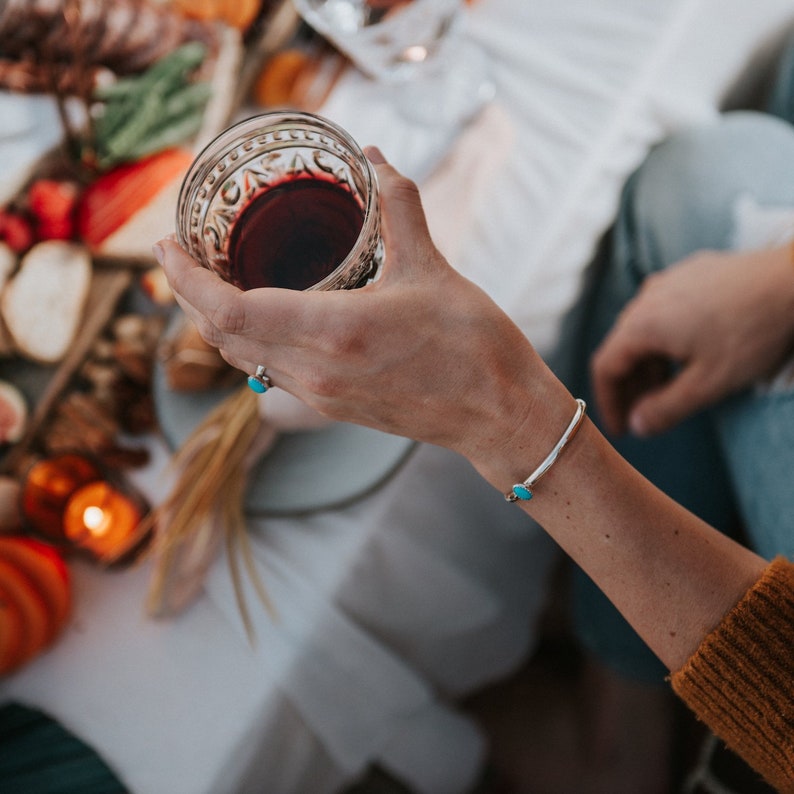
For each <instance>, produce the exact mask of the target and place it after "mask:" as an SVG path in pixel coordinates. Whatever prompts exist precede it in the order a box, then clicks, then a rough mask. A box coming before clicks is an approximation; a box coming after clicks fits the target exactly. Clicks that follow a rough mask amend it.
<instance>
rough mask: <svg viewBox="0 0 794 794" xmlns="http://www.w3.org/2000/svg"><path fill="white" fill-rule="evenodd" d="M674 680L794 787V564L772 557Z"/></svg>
mask: <svg viewBox="0 0 794 794" xmlns="http://www.w3.org/2000/svg"><path fill="white" fill-rule="evenodd" d="M671 681H672V685H673V689H674V690H675V692H676V693H677V694H678V696H679V697H680V698H681V699H682V700H683V701H684V702H685V703H686V704H687V706H689V708H690V709H692V711H694V712H695V714H696V715H697V716H698V717H699V718H700V719H701V720H703V722H705V723H706V724H707V725H708V726H709V728H711V730H712V731H713V732H714V733H715V734H716V735H717V736H719V737H720V738H721V739H722V740H723V741H724V742H725V743H726V744H727V745H728V747H730V748H731V749H732V750H733V751H734V752H735V753H736V754H737V755H739V756H741V757H742V758H744V759H745V761H747V762H748V763H749V764H750V765H751V766H752V767H753V768H754V769H756V770H757V771H758V772H760V773H761V774H762V775H763V776H764V778H765V779H766V780H767V782H768V783H770V784H771V785H772V786H774V787H775V788H776V789H777V790H778V791H781V792H785V794H794V564H791V563H789V562H787V561H786V560H784V559H783V558H777V559H776V560H775V561H774V562H772V563H771V564H770V565H769V566H768V567H767V568H766V570H765V571H764V573H763V575H762V576H761V578H760V579H759V580H758V582H756V584H755V585H754V586H753V587H752V588H751V589H750V590H749V591H748V592H747V593H746V595H745V596H744V598H742V600H741V601H740V602H739V603H738V604H737V605H736V606H735V607H734V608H733V609H732V610H731V611H730V612H729V613H728V614H727V615H726V616H725V617H724V618H723V620H722V621H721V623H720V624H719V625H718V626H717V628H716V629H715V630H714V631H713V632H711V634H709V635H708V636H707V637H706V638H705V639H704V640H703V642H702V643H701V645H700V647H699V648H698V650H697V651H696V652H695V654H694V655H693V656H692V658H691V659H690V660H689V661H688V662H687V664H686V665H685V666H684V667H683V668H682V669H681V670H679V671H678V672H676V673H674V674H673V675H672V677H671Z"/></svg>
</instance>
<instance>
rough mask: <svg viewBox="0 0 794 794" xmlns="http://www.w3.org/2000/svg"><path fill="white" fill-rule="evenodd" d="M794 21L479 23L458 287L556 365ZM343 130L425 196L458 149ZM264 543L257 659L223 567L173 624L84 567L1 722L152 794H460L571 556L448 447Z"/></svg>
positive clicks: (644, 18)
mask: <svg viewBox="0 0 794 794" xmlns="http://www.w3.org/2000/svg"><path fill="white" fill-rule="evenodd" d="M792 19H794V11H793V10H792V8H791V4H790V0H758V1H757V2H755V3H747V2H746V0H479V2H478V3H477V4H476V5H475V6H474V7H473V8H472V11H471V16H470V23H469V28H468V33H469V35H470V36H471V37H472V38H474V39H475V40H476V41H477V42H478V43H479V44H480V45H482V46H483V47H484V48H485V49H486V50H487V52H488V54H489V55H490V57H491V59H492V63H493V68H494V76H495V78H496V82H497V84H498V96H497V100H496V103H497V106H498V108H499V110H500V113H501V116H500V119H501V121H500V127H499V129H500V130H501V132H502V133H504V132H505V131H509V135H507V136H505V137H504V138H499V141H500V144H499V146H500V151H499V152H498V153H497V154H500V155H501V156H500V157H494V156H493V155H494V152H490V154H489V158H490V159H487V158H486V160H485V161H486V162H487V163H488V166H487V168H485V169H481V173H480V174H479V177H478V179H477V180H476V182H475V184H476V191H475V192H476V195H471V194H468V193H467V190H466V184H467V182H466V179H465V175H466V173H467V169H466V168H463V167H462V166H461V165H460V164H458V165H457V166H455V167H453V168H452V169H451V171H450V175H449V176H448V177H447V178H446V179H445V180H442V181H441V183H440V184H438V183H437V184H436V185H435V188H434V190H433V193H432V201H429V202H428V212H429V214H430V221H431V225H433V226H434V228H440V229H441V228H443V229H445V230H446V231H444V232H443V233H441V236H445V237H444V244H445V246H446V250H447V251H448V253H449V254H450V256H453V255H454V261H455V264H456V265H457V266H459V267H460V268H461V269H462V270H463V271H464V272H465V273H466V274H468V275H469V276H470V277H472V278H473V279H474V280H476V281H477V282H479V283H481V284H482V285H483V286H484V287H485V288H486V289H487V290H488V291H489V292H490V293H491V294H492V295H493V296H494V297H495V298H496V300H497V301H498V302H499V303H500V304H502V305H503V306H504V307H505V308H506V309H507V310H508V311H509V313H510V314H511V315H512V316H513V317H515V318H516V319H517V320H518V322H519V323H520V324H521V325H522V327H523V328H525V330H526V331H527V333H528V334H529V335H530V337H531V338H532V339H533V341H535V343H536V344H537V345H538V347H539V349H540V350H541V351H542V352H545V351H547V350H550V348H551V346H552V345H553V342H554V339H555V338H556V334H557V331H558V324H559V321H560V319H561V317H562V315H563V313H564V312H565V310H566V309H567V308H568V306H569V305H570V303H571V301H572V300H573V297H574V295H575V294H576V291H577V289H578V287H579V280H580V276H581V274H582V271H583V269H584V267H585V265H586V264H587V262H588V260H589V259H590V257H591V255H592V252H593V249H594V246H595V244H596V241H597V239H598V237H599V235H600V234H601V233H602V232H603V231H604V229H605V228H606V227H607V226H608V224H609V222H610V219H611V218H612V216H613V214H614V210H615V207H616V204H617V198H618V193H619V190H620V185H621V184H622V182H623V180H624V179H625V177H626V176H627V175H628V173H629V172H630V171H631V170H632V169H633V168H634V167H635V166H636V165H637V164H638V163H639V162H640V161H641V159H642V157H643V156H644V154H645V152H647V150H648V147H649V146H651V145H652V144H653V143H654V142H655V141H657V140H659V139H660V138H661V137H663V136H664V135H665V134H666V133H667V132H669V131H670V130H671V129H674V128H676V127H679V126H682V125H684V124H689V123H694V122H698V121H702V120H704V119H707V118H709V117H710V116H711V115H713V114H714V113H715V112H716V108H717V106H718V104H719V101H720V99H721V98H722V96H723V95H724V92H725V91H726V90H727V89H728V87H729V86H730V85H731V84H732V83H733V81H734V80H735V79H736V77H737V76H738V75H739V73H740V72H741V70H742V69H743V67H744V65H745V64H746V63H747V61H748V59H749V58H750V56H751V54H752V53H754V52H755V51H756V49H757V48H758V47H759V46H761V45H762V44H764V43H765V42H766V41H767V40H768V39H769V38H770V37H774V36H775V35H776V33H778V32H779V31H780V30H781V26H782V25H783V24H784V23H786V22H791V21H792ZM325 110H326V112H327V114H328V115H331V116H333V117H335V118H336V119H337V120H338V121H340V122H341V123H343V124H344V125H345V126H347V127H348V128H349V129H350V130H351V132H353V134H354V135H355V136H356V137H357V138H358V139H359V140H360V141H361V142H362V143H376V144H379V145H380V146H381V148H383V150H384V152H385V153H386V154H387V156H388V157H390V158H391V159H392V160H393V161H394V162H395V163H396V164H397V165H398V166H400V167H402V168H404V170H406V171H407V172H409V173H411V172H412V170H413V174H414V175H416V176H422V177H424V176H425V174H426V169H427V163H428V162H431V161H433V162H435V161H437V159H438V156H439V153H440V151H441V150H442V148H444V147H442V148H439V141H436V140H434V139H433V137H432V136H417V134H416V131H415V130H411V129H410V128H409V127H406V126H405V125H404V123H403V122H401V120H400V119H396V118H394V117H393V115H392V114H391V113H390V111H389V108H388V106H387V105H386V104H385V103H384V100H383V98H382V95H381V94H380V93H376V92H375V90H374V87H373V85H372V84H370V83H368V82H367V81H366V80H364V79H362V78H360V77H359V76H357V75H355V74H352V73H351V74H350V75H348V76H346V78H345V79H344V80H343V81H342V83H341V84H340V86H339V87H338V89H337V91H336V93H335V95H334V96H332V97H331V99H330V100H329V103H328V105H327V107H326V109H325ZM442 143H443V142H442ZM450 145H451V142H450V141H447V142H446V144H445V147H449V146H450ZM482 145H483V146H487V141H485V140H483V141H482ZM469 151H470V150H469ZM422 169H425V171H424V172H423V171H422ZM486 177H487V178H486ZM450 230H453V231H450ZM153 448H154V452H155V457H154V460H153V463H152V465H151V466H150V467H149V468H148V470H147V471H146V472H144V473H143V474H142V476H141V484H142V486H143V488H144V490H146V491H147V492H148V493H149V494H150V496H152V498H153V499H155V500H156V499H157V498H159V497H160V496H161V495H162V494H163V493H165V489H166V488H167V485H168V475H167V473H164V472H165V466H166V462H167V460H166V459H167V456H166V454H165V452H164V449H163V448H162V447H161V446H159V444H157V443H155V444H154V445H153ZM252 524H253V526H252V535H253V537H254V539H255V548H256V555H257V560H258V563H259V565H260V568H261V571H262V577H263V579H264V581H265V582H266V584H267V586H268V588H269V590H270V593H271V595H272V597H273V599H274V601H275V604H276V609H277V613H278V620H277V621H275V622H274V621H271V620H270V619H269V618H268V617H267V615H266V614H265V613H264V612H257V618H256V637H257V641H256V645H255V646H254V647H251V646H250V645H249V644H248V641H247V640H246V638H245V634H244V632H243V630H242V627H241V625H240V621H239V617H238V615H237V612H236V608H235V605H234V599H233V596H232V592H231V588H230V583H229V579H228V573H227V568H226V565H225V564H224V561H223V560H219V561H218V564H217V565H216V566H215V567H214V568H213V570H212V571H211V573H210V576H209V578H208V581H207V586H206V591H205V593H204V595H203V596H202V597H201V598H200V600H199V601H198V602H197V603H196V604H195V605H194V606H193V607H192V608H191V609H190V610H189V611H188V612H187V613H185V614H184V615H183V616H181V617H180V618H179V619H177V620H174V621H168V622H154V621H151V620H149V619H147V618H146V617H145V616H144V614H143V608H142V601H143V596H144V592H145V589H146V584H147V580H148V575H149V571H148V569H147V567H146V566H145V565H144V566H141V567H138V568H133V569H130V570H125V571H113V572H103V571H100V570H97V569H94V568H91V567H90V566H87V565H83V564H75V565H74V566H73V570H74V580H75V610H74V616H73V619H72V622H71V624H70V626H69V627H68V629H67V630H66V632H65V635H64V636H63V637H62V639H61V640H60V641H59V643H58V644H57V645H56V647H55V648H54V649H53V650H52V651H51V652H49V653H47V654H46V655H44V656H42V657H40V658H39V659H37V660H36V661H35V662H33V663H32V664H30V665H29V666H28V667H26V668H25V669H23V670H22V671H20V672H19V673H17V674H16V675H14V676H13V677H11V678H9V679H6V680H5V681H3V682H2V683H0V698H2V699H9V698H14V699H18V700H21V701H23V702H27V703H30V704H33V705H36V706H39V707H41V708H43V709H45V710H46V711H48V712H49V713H51V714H53V715H54V716H55V717H57V718H59V719H61V720H62V721H63V722H64V723H65V724H66V725H67V727H69V728H71V729H72V730H73V731H75V732H76V733H77V734H78V735H80V736H82V737H83V738H84V739H85V740H86V741H88V742H89V743H90V744H92V745H93V746H94V747H96V748H97V750H98V751H99V752H100V753H101V754H102V755H103V756H104V757H105V758H106V759H107V760H108V762H109V763H110V764H111V765H112V766H113V768H114V769H115V770H116V771H117V772H118V773H119V774H120V775H121V777H122V778H123V779H124V780H125V782H126V783H127V784H128V786H129V787H130V789H131V791H132V792H134V794H162V793H163V792H169V794H183V793H184V794H223V793H224V792H230V793H234V794H241V793H242V792H267V794H315V792H316V793H317V794H331V793H332V792H335V791H337V790H338V789H339V788H340V787H341V786H342V785H344V784H345V783H347V782H349V781H351V780H353V779H354V778H355V777H356V776H357V775H359V774H360V773H361V772H362V771H363V770H364V769H365V768H366V766H367V765H368V764H370V763H372V762H379V763H381V764H383V765H384V766H385V767H386V768H388V769H390V770H391V771H392V772H394V773H395V774H396V775H398V776H399V777H401V778H403V779H404V780H406V781H408V782H410V783H411V784H412V785H413V786H414V787H415V788H416V790H417V791H418V792H420V794H447V793H448V794H457V793H459V792H464V791H466V790H467V787H469V786H470V785H471V783H472V781H473V780H474V779H475V778H476V776H477V774H478V770H479V768H480V764H481V762H482V759H483V757H484V753H485V752H486V748H485V747H484V743H483V739H482V736H481V735H480V733H479V731H478V730H477V728H476V726H475V725H474V724H473V723H472V722H470V721H469V720H468V719H466V718H465V717H464V716H463V715H461V714H460V713H459V712H458V711H457V710H456V709H455V707H454V705H453V701H454V698H455V697H456V696H458V695H461V694H463V693H466V692H470V691H472V690H473V689H475V688H477V687H479V686H481V685H483V684H485V683H487V682H489V681H492V680H493V679H494V678H496V677H498V676H500V675H503V674H505V673H507V672H509V671H510V670H511V669H513V668H514V667H515V666H516V665H517V664H519V663H520V661H521V660H522V659H523V658H524V657H525V655H526V654H527V652H528V651H529V650H530V649H531V647H532V642H533V640H534V632H533V627H532V622H533V618H534V616H535V615H536V614H537V611H538V609H539V608H540V606H541V603H542V598H543V595H544V584H545V577H546V574H547V573H548V570H549V563H550V560H551V559H552V557H553V555H554V553H555V549H554V547H553V546H552V544H551V543H550V542H549V541H547V540H546V539H545V536H544V535H543V534H542V533H541V531H540V530H539V529H538V528H536V527H534V526H533V525H532V524H531V523H530V522H528V521H527V520H526V519H525V518H524V516H523V513H521V512H520V511H517V510H515V508H514V507H512V506H510V505H507V504H506V503H505V502H504V501H503V500H502V498H501V496H500V495H499V494H498V493H496V492H494V491H492V490H491V489H490V488H489V487H488V486H486V485H485V484H484V483H482V482H481V481H480V480H479V478H478V477H477V476H476V475H475V473H474V472H473V471H472V470H471V468H470V467H469V466H468V464H466V463H465V462H463V461H461V460H459V459H457V458H456V457H455V456H453V455H451V454H449V453H447V452H445V451H443V450H439V449H436V448H433V447H420V448H418V449H417V450H416V451H415V452H414V453H413V455H412V456H411V457H410V458H409V459H408V461H407V462H406V463H405V464H404V465H403V466H402V467H401V469H400V470H399V472H398V473H397V474H396V475H395V476H394V477H392V478H391V480H390V481H389V482H388V483H386V484H385V485H384V486H383V487H381V488H380V489H379V490H377V491H376V492H375V493H372V494H370V495H368V496H367V497H366V498H364V499H361V500H359V501H357V502H356V503H354V504H352V505H350V506H348V507H346V508H344V509H338V510H333V511H326V512H320V513H317V514H314V515H311V516H305V517H302V518H282V519H277V520H276V519H273V520H260V521H257V522H252ZM249 603H251V604H252V605H253V604H255V599H254V597H251V598H250V599H249Z"/></svg>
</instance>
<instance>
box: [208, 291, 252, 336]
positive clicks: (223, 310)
mask: <svg viewBox="0 0 794 794" xmlns="http://www.w3.org/2000/svg"><path fill="white" fill-rule="evenodd" d="M210 320H211V322H212V324H213V325H214V326H215V328H216V329H217V330H218V332H219V333H220V334H221V335H222V336H223V335H227V334H228V335H234V334H239V333H241V332H242V331H243V330H244V329H245V322H246V318H245V310H244V307H243V305H242V303H241V302H240V301H238V300H225V301H222V302H221V303H219V304H218V305H217V306H216V307H215V309H214V310H213V312H212V316H211V317H210Z"/></svg>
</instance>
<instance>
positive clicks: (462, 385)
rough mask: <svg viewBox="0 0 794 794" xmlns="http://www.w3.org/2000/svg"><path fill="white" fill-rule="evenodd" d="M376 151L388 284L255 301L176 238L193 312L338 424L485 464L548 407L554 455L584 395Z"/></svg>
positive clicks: (233, 355)
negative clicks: (461, 263)
mask: <svg viewBox="0 0 794 794" xmlns="http://www.w3.org/2000/svg"><path fill="white" fill-rule="evenodd" d="M369 155H370V158H371V159H372V161H373V163H374V164H375V167H376V169H377V172H378V179H379V182H380V187H381V201H382V216H383V236H384V243H385V246H386V258H385V265H384V268H383V272H382V274H381V276H380V278H378V279H377V280H376V281H375V282H373V283H371V284H369V285H367V286H365V287H363V288H360V289H357V290H352V291H337V292H297V291H291V290H281V289H256V290H250V291H248V292H243V291H241V290H239V289H237V288H236V287H234V286H232V285H230V284H228V283H226V282H224V281H222V280H221V279H220V278H218V277H217V276H216V275H214V274H213V273H212V272H210V271H209V270H206V269H204V268H202V267H199V266H198V265H197V264H196V263H195V262H194V261H193V260H192V259H191V258H190V257H189V256H188V255H187V254H186V253H185V252H184V251H183V250H182V249H181V248H180V247H179V246H178V245H177V244H176V243H175V242H172V241H167V240H166V241H162V242H161V243H160V244H158V245H159V247H160V252H159V254H161V255H162V256H161V259H162V264H163V267H164V269H165V273H166V275H167V277H168V280H169V282H170V284H171V287H172V288H173V290H174V292H175V293H176V296H177V300H178V301H179V303H180V305H181V306H182V307H183V309H184V311H185V312H186V313H187V314H188V315H189V316H190V318H191V319H192V320H193V322H194V323H195V324H196V326H197V328H198V330H199V332H200V333H201V335H202V336H203V337H204V339H205V340H206V341H207V342H209V343H210V344H212V345H214V346H215V347H218V348H219V349H220V351H221V353H222V354H223V356H224V358H226V360H227V361H229V362H230V363H231V364H232V365H234V366H236V367H238V368H240V369H241V370H242V371H243V372H245V373H252V372H253V371H254V370H255V369H256V367H257V365H260V364H261V365H263V366H265V367H266V368H267V375H268V376H269V377H270V378H271V380H272V382H273V383H274V385H276V386H278V387H280V388H283V389H285V390H287V391H289V392H291V393H292V394H294V395H296V396H297V397H299V398H300V399H302V400H303V401H304V402H305V403H307V404H308V405H310V406H312V407H313V408H315V409H316V410H318V411H319V412H320V413H322V414H323V415H325V416H328V417H331V418H333V419H339V420H345V421H350V422H355V423H358V424H363V425H368V426H371V427H375V428H378V429H380V430H384V431H386V432H390V433H395V434H399V435H404V436H408V437H411V438H415V439H417V440H422V441H428V442H431V443H435V444H440V445H443V446H447V447H450V448H452V449H455V450H457V451H459V452H461V453H462V454H465V455H466V456H467V457H469V458H470V459H471V460H472V461H473V462H474V461H476V460H478V459H479V458H483V459H486V458H487V457H488V456H493V457H495V458H497V459H498V457H499V447H500V445H503V446H505V447H507V446H509V445H511V444H513V445H514V444H515V433H516V431H517V430H519V429H520V426H521V424H522V422H529V417H530V415H531V414H532V409H533V408H537V409H538V412H539V413H540V414H541V416H543V418H544V419H548V421H549V422H550V424H551V428H552V430H551V435H550V436H549V442H550V443H549V444H548V445H549V446H551V444H553V440H554V434H555V433H556V434H557V436H558V435H559V429H560V427H563V428H564V427H565V425H566V424H567V422H568V421H569V419H570V414H571V411H572V402H571V400H570V396H569V395H567V393H566V392H565V390H564V389H563V388H562V387H561V386H560V385H559V384H558V383H557V382H556V380H555V379H554V378H553V377H552V376H551V374H550V373H549V372H548V371H547V370H546V368H545V365H543V364H542V362H541V361H540V359H539V357H538V356H537V354H536V353H535V351H534V349H533V348H532V347H531V345H530V344H529V342H528V341H527V339H526V338H525V337H524V335H523V334H522V333H521V331H520V330H519V329H518V328H517V327H516V326H515V325H514V324H513V322H512V321H511V320H510V319H509V318H508V317H507V316H506V315H505V314H504V313H503V312H502V311H501V310H500V309H499V308H498V307H497V306H496V305H495V304H494V303H493V301H491V300H490V298H488V297H487V296H486V295H485V293H484V292H483V291H482V290H480V289H479V288H478V287H477V286H475V285H474V284H472V283H471V282H470V281H468V280H466V279H465V278H463V277H462V276H461V275H460V274H459V273H457V272H456V271H455V270H453V269H452V268H451V267H450V266H449V265H448V264H447V262H446V261H445V260H444V258H443V257H442V256H441V254H440V253H439V252H438V250H437V249H436V248H435V246H434V245H433V243H432V240H431V239H430V236H429V233H428V230H427V224H426V222H425V216H424V212H423V210H422V205H421V200H420V197H419V193H418V191H417V188H416V186H415V185H414V184H413V183H412V182H410V181H408V180H407V179H405V178H403V177H402V176H400V175H399V174H398V173H397V172H396V171H395V170H394V169H393V168H391V167H390V166H389V165H388V164H386V163H385V162H384V161H383V159H382V155H380V154H379V153H378V152H377V151H376V150H370V152H369ZM560 395H564V396H563V397H560ZM552 397H554V399H556V404H555V403H554V402H553V400H552ZM566 397H567V399H566ZM265 399H266V398H265ZM546 401H552V407H549V406H548V405H545V404H543V403H545V402H546ZM556 405H558V406H559V410H558V412H555V410H554V407H556ZM556 413H559V415H556ZM530 424H531V425H532V431H533V432H532V433H530V435H529V437H530V438H533V439H535V438H537V439H539V440H538V444H539V445H541V444H546V439H544V438H543V435H542V433H539V431H538V425H540V426H541V428H542V425H543V421H542V420H541V421H538V420H537V419H535V420H534V421H533V422H531V423H530ZM543 449H544V451H543V454H545V451H546V450H545V447H544V448H543ZM541 457H542V455H541ZM475 465H476V463H475ZM526 465H527V464H526V463H523V464H522V469H521V470H522V471H523V468H524V467H526ZM510 482H512V480H508V481H507V482H505V483H503V485H505V486H508V485H509V484H510Z"/></svg>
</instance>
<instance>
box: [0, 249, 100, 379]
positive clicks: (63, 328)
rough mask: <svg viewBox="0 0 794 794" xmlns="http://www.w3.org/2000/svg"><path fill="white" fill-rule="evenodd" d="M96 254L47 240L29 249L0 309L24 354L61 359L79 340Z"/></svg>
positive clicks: (46, 359) (45, 360)
mask: <svg viewBox="0 0 794 794" xmlns="http://www.w3.org/2000/svg"><path fill="white" fill-rule="evenodd" d="M91 270H92V268H91V257H90V256H89V254H88V251H87V250H86V248H85V247H84V246H82V245H79V244H77V243H69V242H64V241H62V240H47V241H45V242H42V243H38V244H36V245H34V246H33V248H31V249H30V251H28V253H27V254H25V256H24V257H23V259H22V262H21V263H20V266H19V270H18V271H17V272H16V274H15V275H14V276H13V277H12V278H11V279H10V280H9V282H8V283H7V284H6V286H5V289H4V290H3V292H2V294H1V295H0V313H1V314H2V317H3V320H4V321H5V325H6V328H7V329H8V332H9V334H10V335H11V338H12V340H13V342H14V345H15V346H16V348H17V350H18V351H19V353H20V354H22V355H23V356H26V357H27V358H31V359H33V360H35V361H40V362H42V363H55V362H57V361H60V360H61V359H62V358H63V357H64V355H66V352H67V351H68V350H69V347H70V345H71V344H72V342H73V341H74V338H75V336H76V335H77V331H78V329H79V326H80V321H81V319H82V316H83V308H84V306H85V302H86V298H87V296H88V290H89V288H90V286H91Z"/></svg>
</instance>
